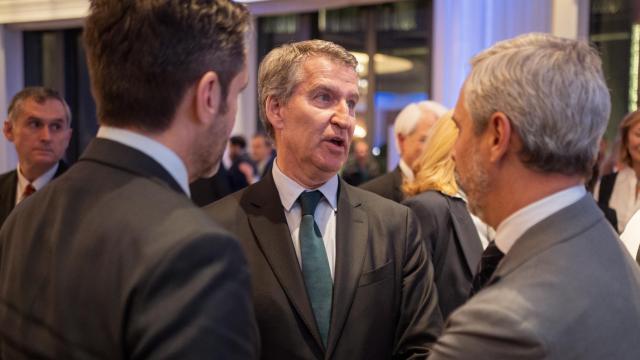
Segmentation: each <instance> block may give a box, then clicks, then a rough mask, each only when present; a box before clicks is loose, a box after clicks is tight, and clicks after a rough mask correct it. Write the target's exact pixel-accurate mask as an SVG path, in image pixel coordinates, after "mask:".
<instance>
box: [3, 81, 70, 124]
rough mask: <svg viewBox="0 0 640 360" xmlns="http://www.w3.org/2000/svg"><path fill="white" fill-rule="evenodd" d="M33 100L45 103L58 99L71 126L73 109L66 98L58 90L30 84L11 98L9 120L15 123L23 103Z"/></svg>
mask: <svg viewBox="0 0 640 360" xmlns="http://www.w3.org/2000/svg"><path fill="white" fill-rule="evenodd" d="M30 99H31V100H33V101H35V102H36V103H38V104H44V102H45V101H47V100H57V101H59V102H60V103H62V107H64V112H65V115H66V120H67V125H69V126H71V110H70V109H69V105H68V104H67V102H66V101H65V100H64V98H63V97H62V96H61V95H60V93H58V92H57V91H56V90H54V89H51V88H48V87H44V86H29V87H26V88H24V89H22V90H20V91H19V92H18V93H17V94H15V95H14V96H13V98H12V99H11V103H10V104H9V109H8V111H7V112H8V114H7V115H8V118H9V121H11V122H13V123H15V121H16V119H17V118H18V115H20V113H21V112H22V103H23V102H24V101H26V100H30Z"/></svg>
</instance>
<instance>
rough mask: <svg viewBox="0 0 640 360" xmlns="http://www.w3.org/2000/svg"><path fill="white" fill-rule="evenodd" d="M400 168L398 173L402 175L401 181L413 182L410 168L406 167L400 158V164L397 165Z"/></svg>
mask: <svg viewBox="0 0 640 360" xmlns="http://www.w3.org/2000/svg"><path fill="white" fill-rule="evenodd" d="M398 166H399V167H400V172H401V173H402V179H403V180H404V181H406V182H413V180H414V179H415V175H413V170H411V166H409V165H407V163H406V162H404V160H402V158H400V162H399V163H398Z"/></svg>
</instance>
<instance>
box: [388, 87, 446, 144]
mask: <svg viewBox="0 0 640 360" xmlns="http://www.w3.org/2000/svg"><path fill="white" fill-rule="evenodd" d="M447 111H448V109H447V108H446V107H445V106H444V105H442V104H440V103H438V102H435V101H432V100H425V101H419V102H415V103H411V104H409V105H407V106H405V107H404V109H402V111H400V113H398V116H396V120H395V121H394V123H393V135H394V136H395V137H396V149H397V150H398V154H401V153H402V150H401V149H400V143H399V142H398V135H399V134H402V135H404V136H407V135H411V133H413V132H414V131H415V129H416V127H417V126H418V122H420V120H421V119H422V118H423V117H424V114H425V113H432V114H433V115H434V116H435V118H436V119H439V118H441V117H442V116H443V115H444V114H445V113H446V112H447Z"/></svg>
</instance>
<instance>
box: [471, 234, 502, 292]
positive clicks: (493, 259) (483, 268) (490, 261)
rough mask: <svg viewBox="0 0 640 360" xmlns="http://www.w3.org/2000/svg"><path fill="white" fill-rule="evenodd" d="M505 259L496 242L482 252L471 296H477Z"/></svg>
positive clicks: (492, 242)
mask: <svg viewBox="0 0 640 360" xmlns="http://www.w3.org/2000/svg"><path fill="white" fill-rule="evenodd" d="M503 257H504V253H502V251H500V249H498V246H497V245H496V243H495V241H491V242H490V243H489V245H488V246H487V248H486V249H484V251H483V252H482V257H481V258H480V263H479V264H478V269H477V272H476V275H475V276H474V277H473V280H472V282H471V292H470V296H473V295H474V294H476V293H477V292H478V291H480V290H481V289H482V288H483V287H484V286H485V285H486V284H487V281H489V279H490V278H491V276H492V275H493V273H494V272H495V271H496V268H497V267H498V264H499V263H500V261H501V260H502V258H503Z"/></svg>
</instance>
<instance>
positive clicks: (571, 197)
mask: <svg viewBox="0 0 640 360" xmlns="http://www.w3.org/2000/svg"><path fill="white" fill-rule="evenodd" d="M586 193H587V190H585V188H584V186H583V185H577V186H573V187H570V188H568V189H565V190H562V191H558V192H557V193H555V194H551V195H549V196H547V197H545V198H542V199H540V200H538V201H536V202H534V203H532V204H529V205H527V206H525V207H523V208H522V209H520V210H518V211H516V212H514V213H513V214H511V215H510V216H509V217H508V218H506V219H505V220H503V221H502V222H501V223H500V225H498V229H497V230H496V246H497V247H498V249H500V251H502V252H503V253H504V254H507V253H508V252H509V250H511V247H512V246H513V244H515V242H516V241H517V240H518V239H519V238H520V237H521V236H522V234H524V233H525V232H526V231H527V230H529V229H530V228H531V227H532V226H534V225H535V224H537V223H539V222H540V221H542V220H544V219H546V218H547V217H549V216H551V215H552V214H553V213H555V212H557V211H559V210H561V209H564V208H565V207H567V206H569V205H571V204H573V203H576V202H577V201H578V200H580V199H581V198H582V197H583V196H585V195H586Z"/></svg>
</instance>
